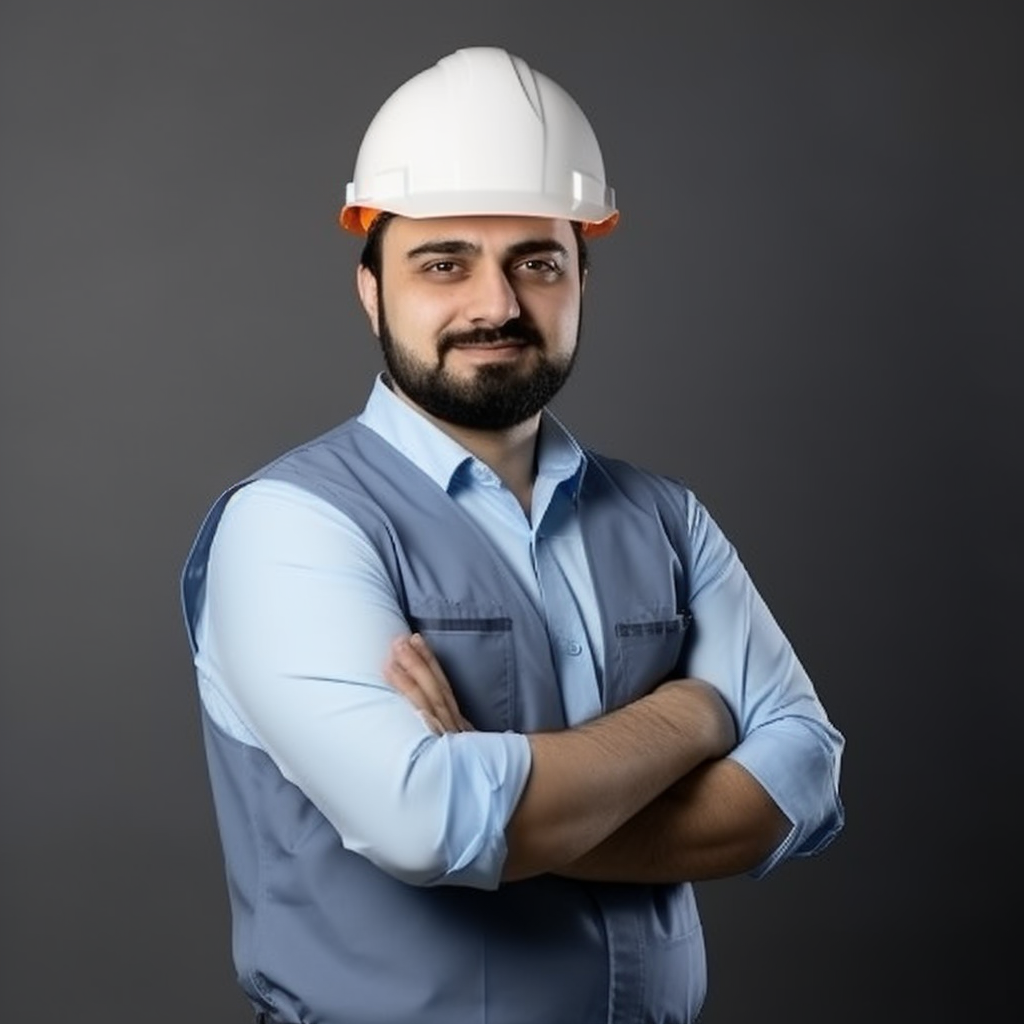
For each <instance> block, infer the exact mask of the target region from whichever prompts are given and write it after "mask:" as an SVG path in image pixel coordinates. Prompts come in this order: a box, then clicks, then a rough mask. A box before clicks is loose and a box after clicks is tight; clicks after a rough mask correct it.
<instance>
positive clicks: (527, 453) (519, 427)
mask: <svg viewBox="0 0 1024 1024" xmlns="http://www.w3.org/2000/svg"><path fill="white" fill-rule="evenodd" d="M391 386H392V389H393V390H394V392H395V394H396V395H398V397H399V398H401V399H402V401H404V402H406V403H407V404H409V405H411V406H412V407H413V408H414V409H415V410H416V411H417V412H419V413H420V414H421V415H422V416H426V418H427V419H428V420H430V422H431V423H433V424H434V425H435V426H436V427H437V428H438V429H439V430H443V431H444V432H445V433H446V434H447V435H448V436H449V437H450V438H452V440H454V441H457V442H458V443H459V444H460V445H462V447H463V448H465V449H466V451H468V452H470V453H471V454H472V455H474V456H476V458H478V459H479V460H480V461H481V462H482V463H484V465H485V466H489V467H490V468H491V469H493V470H494V472H495V473H496V474H497V475H498V478H499V479H500V480H501V482H502V483H503V484H504V485H505V486H506V487H507V488H508V489H509V490H510V491H511V492H512V493H513V494H514V495H515V497H516V500H517V501H518V502H519V504H520V505H521V506H522V509H523V511H524V512H525V513H526V515H527V516H529V515H530V506H531V503H532V501H533V479H534V476H535V475H536V455H537V434H538V431H539V429H540V417H541V414H540V413H537V414H536V415H535V416H531V417H530V418H529V419H528V420H525V421H524V422H523V423H517V424H516V425H515V426H514V427H509V428H508V429H507V430H476V429H472V428H470V427H460V426H458V425H456V424H454V423H448V422H447V421H445V420H442V419H438V418H437V417H436V416H432V415H431V414H430V413H429V412H427V411H426V410H425V409H423V408H422V407H421V406H419V405H417V404H416V403H415V402H414V401H413V400H412V399H411V398H409V397H408V396H407V395H406V394H404V393H403V392H402V391H401V389H400V388H398V387H397V386H396V385H395V384H394V382H392V385H391Z"/></svg>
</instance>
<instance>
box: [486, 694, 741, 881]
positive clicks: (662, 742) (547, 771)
mask: <svg viewBox="0 0 1024 1024" xmlns="http://www.w3.org/2000/svg"><path fill="white" fill-rule="evenodd" d="M529 740H530V747H531V753H532V765H531V771H530V776H529V779H528V780H527V784H526V788H525V790H524V792H523V795H522V797H521V799H520V801H519V803H518V805H517V807H516V809H515V811H514V812H513V814H512V817H511V819H510V820H509V824H508V827H507V828H506V831H505V838H506V842H507V844H508V856H507V859H506V862H505V869H504V872H503V879H504V880H505V881H512V880H515V879H519V878H525V877H529V876H531V875H536V874H540V873H543V872H550V871H559V870H561V869H564V868H565V867H566V866H567V865H569V864H572V863H574V862H579V860H580V858H583V857H584V856H585V855H586V854H588V853H589V852H590V851H592V850H594V848H595V847H599V846H600V844H603V843H606V842H608V841H609V837H611V836H613V834H615V833H616V832H617V831H618V830H621V829H622V828H623V827H624V826H625V825H626V824H627V822H629V821H630V820H631V819H633V818H634V817H635V816H636V815H637V813H638V812H640V811H641V810H642V809H643V808H644V807H646V806H647V805H649V804H650V803H651V801H652V800H654V799H655V798H656V797H658V796H659V795H660V794H662V793H663V792H664V791H665V790H666V789H668V788H669V787H670V786H672V784H673V783H675V782H676V781H677V780H679V779H680V778H681V777H683V776H685V775H686V774H687V773H688V772H691V771H692V770H693V769H694V768H695V767H696V766H697V765H699V764H701V763H702V762H704V761H706V760H708V759H709V758H714V757H719V756H721V755H722V754H724V753H725V752H726V751H727V750H728V749H729V748H731V746H732V744H733V742H734V733H733V729H732V722H731V719H729V717H728V712H727V711H726V710H725V708H724V705H722V703H721V701H720V700H719V699H718V697H717V696H716V695H714V693H713V691H712V690H711V688H710V687H709V686H708V685H707V684H706V683H702V682H699V681H697V680H684V681H678V682H672V683H669V684H666V685H664V686H662V687H659V688H658V690H656V691H655V692H654V693H652V694H650V695H649V696H647V697H645V698H643V699H641V700H639V701H636V702H635V703H633V704H630V705H628V706H627V707H624V708H620V709H619V710H617V711H614V712H612V713H611V714H609V715H606V716H604V717H602V718H600V719H596V720H595V721H593V722H590V723H588V724H587V725H584V726H582V727H579V728H576V729H570V730H566V731H564V732H558V733H541V734H535V735H531V736H530V737H529Z"/></svg>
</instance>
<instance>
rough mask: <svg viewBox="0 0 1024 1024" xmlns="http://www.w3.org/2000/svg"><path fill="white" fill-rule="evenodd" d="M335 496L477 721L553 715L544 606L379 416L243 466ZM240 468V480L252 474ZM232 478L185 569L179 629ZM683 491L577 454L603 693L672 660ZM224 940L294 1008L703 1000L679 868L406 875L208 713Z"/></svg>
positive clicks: (462, 1019)
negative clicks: (418, 882) (359, 849)
mask: <svg viewBox="0 0 1024 1024" xmlns="http://www.w3.org/2000/svg"><path fill="white" fill-rule="evenodd" d="M256 477H265V478H272V479H278V480H287V481H291V482H293V483H295V484H298V485H300V486H302V487H304V488H306V489H307V490H309V491H311V492H313V493H315V494H317V495H319V496H320V497H321V498H324V499H326V500H327V501H328V502H330V503H332V504H333V505H335V506H337V507H338V508H339V509H341V510H343V511H344V512H345V513H346V514H348V515H349V516H350V517H351V518H352V519H353V520H354V521H355V522H356V523H357V524H358V525H359V526H360V527H361V528H362V529H363V530H364V531H365V533H366V535H367V536H368V537H369V538H370V541H371V542H372V543H373V545H374V546H375V548H376V549H377V551H378V552H379V554H380V557H381V559H382V561H383V563H384V565H385V567H386V569H387V571H388V574H389V575H390V578H391V580H392V581H393V583H394V588H395V593H396V594H397V595H398V600H399V602H400V604H401V606H402V609H403V611H404V612H405V614H406V616H407V618H408V622H409V626H410V628H411V629H417V630H420V631H421V632H422V633H423V634H424V635H425V636H426V638H427V640H428V642H429V644H430V646H431V647H432V648H433V650H434V651H435V653H436V654H437V656H438V658H439V659H440V660H441V663H442V664H443V666H444V668H445V671H446V673H447V675H448V677H449V679H450V681H451V683H452V686H453V688H454V690H455V693H456V696H457V698H458V702H459V705H460V707H461V708H462V710H463V712H464V713H465V715H466V717H467V718H469V720H470V721H472V722H473V723H474V725H475V726H476V727H477V728H478V729H484V730H493V731H500V730H507V729H511V730H515V731H518V732H534V731H538V730H551V729H561V728H564V727H565V724H566V723H565V717H564V713H563V710H562V704H561V699H560V694H559V686H558V682H557V678H556V675H555V668H554V663H553V660H552V656H551V652H550V645H549V640H548V635H547V632H546V629H545V623H544V619H543V617H542V616H541V614H540V613H539V612H538V610H537V608H536V607H535V605H534V604H533V603H532V601H531V599H530V597H529V596H528V595H527V593H526V592H525V591H524V590H523V589H522V588H521V586H520V585H519V584H518V583H517V582H516V580H515V578H514V576H513V574H512V573H510V572H509V571H508V570H507V569H506V568H505V567H504V566H503V565H502V563H501V562H500V558H499V556H498V554H497V553H496V552H495V550H494V548H493V546H492V545H491V544H490V543H489V542H488V540H487V539H486V537H485V535H484V534H483V533H482V532H481V531H480V529H479V527H477V526H476V525H475V524H474V523H473V521H472V520H471V519H470V518H469V517H468V516H467V515H466V514H465V513H464V512H463V511H462V510H461V509H460V508H459V507H458V506H457V505H456V504H455V503H454V502H453V501H452V500H451V499H450V498H449V497H448V495H447V494H446V492H445V491H444V490H442V489H441V488H440V487H438V486H437V484H436V483H435V482H434V481H433V480H431V479H430V478H429V477H428V476H426V474H424V473H423V472H422V471H421V470H419V469H418V468H417V467H416V466H415V465H414V464H413V463H411V462H410V461H409V460H408V459H407V458H406V457H405V456H403V455H402V454H401V453H399V452H398V451H397V450H396V449H395V448H393V447H392V446H391V445H389V444H388V443H387V442H385V441H384V440H383V439H382V438H380V437H379V436H378V435H377V434H375V433H374V432H373V431H371V430H370V429H368V428H366V427H364V426H362V425H361V424H359V423H358V422H356V421H349V422H347V423H344V424H342V425H341V426H339V427H337V428H335V429H334V430H332V431H330V432H328V433H327V434H325V435H323V436H322V437H320V438H318V439H316V440H314V441H312V442H310V443H309V444H306V445H303V446H302V447H300V448H297V449H295V450H293V451H292V452H290V453H288V454H287V455H285V456H283V457H282V458H280V459H278V460H276V461H275V462H273V463H271V464H270V465H269V466H267V467H266V468H264V469H263V470H261V471H260V472H259V473H257V474H255V476H254V477H251V478H250V479H255V478H256ZM245 482H247V481H243V483H242V484H240V485H238V486H242V485H244V483H245ZM235 489H237V488H232V489H231V490H229V491H227V492H226V493H225V494H224V495H222V496H221V498H220V499H219V500H218V501H217V502H216V503H215V505H214V506H213V508H212V509H211V510H210V512H209V514H208V516H207V517H206V519H205V521H204V523H203V525H202V527H201V529H200V531H199V534H198V536H197V538H196V541H195V543H194V545H193V548H192V551H191V553H190V555H189V558H188V561H187V563H186V566H185V571H184V573H183V576H182V597H183V602H184V609H185V615H186V619H187V623H188V629H189V635H190V639H191V641H192V644H193V648H194V645H195V639H194V626H195V622H196V617H197V614H198V608H199V603H200V598H201V594H202V588H203V583H204V578H205V572H206V563H207V557H208V553H209V546H210V542H211V540H212V537H213V534H214V531H215V529H216V527H217V523H218V521H219V519H220V515H221V513H222V511H223V508H224V505H225V503H226V501H227V499H228V497H229V496H230V494H231V493H233V491H234V490H235ZM687 500H688V497H687V492H685V490H684V489H683V488H682V487H679V486H678V485H675V484H673V483H670V482H668V481H666V480H664V479H662V478H660V477H657V476H653V475H651V474H648V473H645V472H643V471H641V470H638V469H636V468H633V467H631V466H629V465H627V464H625V463H622V462H618V461H614V460H609V459H606V458H603V457H599V456H596V455H594V454H590V453H588V456H587V467H586V470H585V473H584V477H583V481H582V486H581V488H580V492H579V505H578V511H579V515H580V522H581V528H582V533H583V539H584V544H585V549H586V552H587V557H588V560H589V563H590V568H591V571H592V574H593V579H594V586H595V588H596V592H597V595H598V598H599V603H600V609H601V616H602V624H603V631H604V637H605V651H604V666H605V668H604V678H603V699H604V706H605V709H606V710H612V709H613V708H616V707H619V706H621V705H623V704H625V703H627V702H629V701H630V700H633V699H635V698H636V697H638V696H640V695H642V694H644V693H646V692H648V691H649V690H650V689H651V688H652V687H654V686H655V685H656V684H657V683H659V682H661V681H662V680H664V679H666V678H670V677H671V676H672V675H673V674H674V673H677V672H679V671H680V669H681V665H682V659H683V654H684V641H685V639H686V633H687V630H686V625H687V621H688V616H689V612H688V607H687V605H688V602H687V595H688V588H687V579H688V574H689V565H688V563H689V554H688V548H687V546H686V526H685V515H686V513H685V503H686V501H687ZM203 729H204V737H205V742H206V751H207V758H208V765H209V772H210V778H211V783H212V790H213V798H214V806H215V809H216V814H217V822H218V827H219V830H220V835H221V840H222V843H223V848H224V855H225V863H226V870H227V880H228V891H229V896H230V902H231V911H232V918H233V930H232V933H233V953H234V958H235V964H236V967H237V970H238V976H239V981H240V983H241V985H242V988H243V989H244V991H245V992H246V993H247V995H248V996H249V998H250V999H251V1000H252V1001H253V1002H254V1004H256V1005H258V1006H259V1007H261V1008H263V1009H267V1010H270V1011H271V1012H273V1013H274V1014H275V1015H276V1016H277V1017H278V1018H279V1019H280V1020H283V1021H300V1022H303V1024H313V1022H318V1024H627V1022H628V1024H641V1022H643V1024H654V1022H664V1024H670V1022H672V1024H674V1022H683V1021H691V1020H693V1019H695V1017H696V1015H697V1012H698V1011H699V1009H700V1006H701V1004H702V1002H703V1000H704V994H705V986H706V978H705V973H706V972H705V958H704V940H703V934H702V931H701V926H700V921H699V918H698V914H697V908H696V905H695V902H694V897H693V891H692V888H691V886H690V885H688V884H682V885H632V884H606V883H584V882H577V881H572V880H569V879H565V878H560V877H556V876H554V875H544V876H540V877H537V878H533V879H529V880H525V881H520V882H514V883H510V884H504V885H501V886H499V887H498V888H497V889H496V890H493V891H489V890H481V889H475V888H469V887H465V886H443V885H440V886H431V887H417V886H413V885H409V884H407V883H404V882H401V881H398V880H396V879H394V878H392V877H391V876H389V875H388V874H386V873H385V872H383V871H381V870H380V869H378V868H377V867H375V866H374V865H373V864H371V863H370V862H369V861H368V860H366V859H365V858H364V857H362V856H360V855H358V854H355V853H352V852H350V851H348V850H346V849H345V848H344V846H343V845H342V843H341V841H340V839H339V837H338V834H337V832H335V831H334V829H333V828H332V827H331V825H330V824H329V823H328V822H327V820H326V819H325V818H324V817H323V816H322V815H321V814H320V812H319V811H318V810H317V809H316V808H315V807H314V806H313V804H312V803H311V802H310V801H309V800H308V799H307V798H306V796H305V795H304V794H303V793H302V792H301V790H299V789H298V788H296V787H295V786H294V785H292V784H291V783H290V782H288V781H287V780H286V779H285V778H284V777H283V776H282V775H281V773H280V772H279V771H278V769H277V768H276V766H275V765H274V762H273V761H272V760H271V759H270V758H269V757H268V756H267V755H266V754H265V753H263V752H262V751H260V750H258V749H256V748H253V747H251V746H247V745H245V744H243V743H240V742H238V741H237V740H235V739H232V738H230V737H229V736H227V735H226V734H224V733H223V732H222V731H221V730H220V729H219V728H218V727H217V726H216V724H214V723H213V722H212V721H211V720H210V719H209V718H208V717H207V716H206V715H205V713H204V714H203Z"/></svg>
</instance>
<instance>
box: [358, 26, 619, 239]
mask: <svg viewBox="0 0 1024 1024" xmlns="http://www.w3.org/2000/svg"><path fill="white" fill-rule="evenodd" d="M384 210H387V211H390V212H392V213H397V214H400V215H402V216H404V217H417V218H419V217H455V216H464V215H489V214H513V215H518V216H530V217H558V218H566V219H569V220H575V221H580V222H581V224H582V225H583V230H584V233H586V234H590V235H598V234H604V233H606V232H608V231H610V230H611V229H612V228H613V227H614V226H615V223H616V222H617V220H618V211H617V210H616V208H615V190H614V189H612V188H610V187H609V186H608V184H607V182H606V180H605V173H604V161H603V160H602V157H601V150H600V147H599V146H598V143H597V137H596V136H595V134H594V131H593V129H592V128H591V126H590V122H589V121H588V120H587V118H586V116H585V115H584V113H583V111H582V110H581V109H580V107H579V105H578V104H577V103H576V101H575V100H574V99H573V98H572V97H571V96H570V95H569V94H568V93H567V92H566V91H565V89H563V88H562V87H561V86H560V85H558V84H557V83H556V82H553V81H552V80H551V79H550V78H548V77H547V76H546V75H543V74H541V73H540V72H539V71H535V70H533V69H532V68H531V67H530V66H529V65H528V64H527V63H526V62H525V61H524V60H522V59H521V58H520V57H515V56H513V55H511V54H509V53H507V52H506V51H505V50H503V49H500V48H499V47H490V46H479V47H467V48H464V49H461V50H457V51H456V52H455V53H453V54H450V55H449V56H447V57H444V58H442V59H441V60H439V61H438V62H437V64H435V65H434V66H433V67H430V68H427V69H426V70H425V71H421V72H420V73H419V74H417V75H415V76H414V77H413V78H411V79H409V81H407V82H406V83H405V84H404V85H401V86H400V87H399V88H398V89H397V90H396V91H395V92H394V93H392V94H391V96H390V97H389V98H388V99H387V100H386V101H385V102H384V105H383V106H382V107H381V108H380V110H378V111H377V113H376V114H375V115H374V117H373V120H372V121H371V122H370V125H369V127H368V128H367V130H366V134H365V135H364V136H363V141H362V143H361V144H360V147H359V153H358V155H357V157H356V165H355V173H354V175H353V180H352V181H351V182H349V184H348V187H347V189H346V193H345V205H344V207H343V208H342V210H341V214H340V217H339V220H340V221H341V224H342V226H343V227H345V228H346V229H348V230H349V231H352V232H354V233H356V234H364V233H365V232H366V230H367V228H368V227H369V225H370V223H372V221H373V219H374V218H375V217H376V215H377V214H378V213H379V212H381V211H384Z"/></svg>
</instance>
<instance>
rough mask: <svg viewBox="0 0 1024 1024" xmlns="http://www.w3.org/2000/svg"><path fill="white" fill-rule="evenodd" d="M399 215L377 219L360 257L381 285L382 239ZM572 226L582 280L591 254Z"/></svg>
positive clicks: (576, 223)
mask: <svg viewBox="0 0 1024 1024" xmlns="http://www.w3.org/2000/svg"><path fill="white" fill-rule="evenodd" d="M396 216H397V214H394V213H389V212H388V211H386V210H385V211H384V212H383V213H380V214H378V216H377V218H376V219H375V220H374V222H373V223H372V224H371V225H370V230H369V231H367V232H366V241H365V242H364V243H363V251H362V253H361V254H360V256H359V263H360V264H361V265H362V266H364V267H366V269H367V270H368V271H369V272H370V273H371V274H373V276H374V278H376V280H377V283H378V284H380V248H381V239H382V238H383V237H384V228H386V227H387V225H388V222H389V221H391V220H394V218H395V217H396ZM569 223H570V224H572V233H573V234H574V235H575V236H576V251H577V252H578V253H579V265H580V279H581V280H582V278H583V275H584V274H585V273H586V272H587V267H589V266H590V253H589V251H588V249H587V240H586V238H585V237H584V235H583V225H582V224H580V222H579V221H578V220H573V221H570V222H569Z"/></svg>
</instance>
